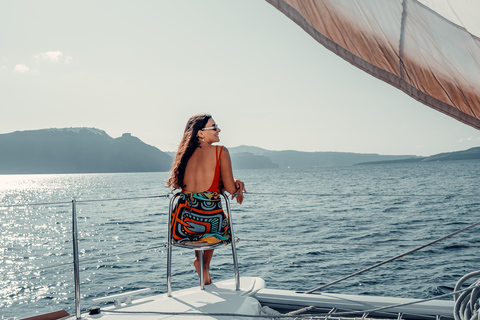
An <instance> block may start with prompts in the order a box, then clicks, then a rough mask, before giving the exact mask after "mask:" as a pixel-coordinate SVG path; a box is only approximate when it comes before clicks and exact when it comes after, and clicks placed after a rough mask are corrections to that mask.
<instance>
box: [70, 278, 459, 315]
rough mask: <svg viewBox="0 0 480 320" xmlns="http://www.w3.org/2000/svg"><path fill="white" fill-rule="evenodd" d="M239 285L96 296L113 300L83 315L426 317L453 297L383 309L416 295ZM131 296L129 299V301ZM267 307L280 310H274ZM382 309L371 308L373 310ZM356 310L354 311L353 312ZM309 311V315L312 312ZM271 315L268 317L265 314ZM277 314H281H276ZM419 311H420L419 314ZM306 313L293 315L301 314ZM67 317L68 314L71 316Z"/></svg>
mask: <svg viewBox="0 0 480 320" xmlns="http://www.w3.org/2000/svg"><path fill="white" fill-rule="evenodd" d="M240 284H241V286H240V290H239V291H236V290H235V281H234V280H233V279H232V280H226V281H221V282H218V283H214V284H211V285H208V286H205V290H201V289H200V287H194V288H189V289H183V290H179V291H174V292H173V293H172V297H168V296H167V294H160V295H154V296H151V297H147V298H140V299H135V297H132V295H131V294H129V293H125V294H121V295H114V296H110V297H105V298H100V299H99V300H97V302H99V305H100V304H101V303H100V302H102V301H111V302H113V301H114V300H117V301H116V303H115V305H109V306H106V307H101V308H99V309H98V310H96V311H99V313H98V314H85V315H82V319H102V320H110V319H115V320H132V319H135V320H143V319H146V320H148V319H181V320H187V319H199V317H201V319H248V318H251V319H253V318H257V319H258V318H260V319H261V318H262V317H265V318H275V317H280V318H282V317H285V313H287V312H291V311H292V310H298V309H302V308H305V307H310V308H309V309H310V310H309V311H308V312H307V313H309V314H310V317H314V316H315V315H316V316H322V315H323V317H325V315H326V314H328V313H329V312H330V314H329V318H331V319H335V318H339V317H342V318H343V319H345V318H359V319H360V318H367V317H368V318H373V317H380V318H384V319H385V318H389V319H392V318H393V319H400V318H404V319H408V318H410V319H428V318H437V319H438V318H439V317H441V318H442V319H451V318H453V308H454V303H453V302H452V301H441V300H431V301H427V302H422V303H418V304H417V303H416V304H412V305H403V306H398V307H392V308H386V307H389V306H392V305H397V304H407V303H413V302H418V300H415V299H402V298H388V297H375V296H357V295H343V294H331V293H322V294H304V293H297V292H293V291H287V290H277V289H267V288H266V286H265V281H264V280H263V279H261V278H257V277H242V278H241V281H240ZM130 299H131V301H129V300H130ZM268 307H271V308H274V309H276V310H280V311H282V313H283V315H280V313H277V314H276V315H275V314H274V313H273V312H275V311H273V310H271V309H269V308H268ZM381 308H386V309H384V310H379V311H376V312H372V310H375V309H377V310H378V309H381ZM353 310H355V311H359V312H357V313H353V312H352V311H353ZM312 313H313V314H312ZM269 314H270V316H269ZM279 315H280V316H279ZM420 315H422V316H420ZM305 316H306V314H303V315H297V317H298V318H304V317H305ZM74 318H75V317H73V316H72V317H68V318H67V319H74Z"/></svg>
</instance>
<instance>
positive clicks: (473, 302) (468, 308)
mask: <svg viewBox="0 0 480 320" xmlns="http://www.w3.org/2000/svg"><path fill="white" fill-rule="evenodd" d="M477 276H480V270H479V271H475V272H471V273H469V274H466V275H464V276H463V277H462V278H460V280H458V282H457V284H456V285H455V289H454V291H455V292H456V291H457V290H458V288H460V287H462V286H463V284H464V283H465V281H467V280H468V279H470V278H473V277H477ZM479 298H480V279H479V280H477V281H475V282H474V283H473V284H471V285H470V286H469V287H468V288H467V289H465V290H464V292H463V293H462V294H460V295H459V294H458V293H455V295H454V301H455V308H454V311H453V316H454V318H455V320H477V319H478V320H480V312H479V308H480V301H479Z"/></svg>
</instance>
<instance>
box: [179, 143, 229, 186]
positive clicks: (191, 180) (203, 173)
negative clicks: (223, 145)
mask: <svg viewBox="0 0 480 320" xmlns="http://www.w3.org/2000/svg"><path fill="white" fill-rule="evenodd" d="M219 149H220V148H219ZM216 163H217V153H216V147H215V146H212V145H204V146H202V147H201V148H197V149H195V151H194V152H193V154H192V156H191V157H190V159H189V160H188V163H187V167H186V168H185V176H184V177H183V182H184V184H185V191H189V192H204V191H206V190H208V189H209V188H210V186H211V185H212V182H213V180H214V178H215V169H216Z"/></svg>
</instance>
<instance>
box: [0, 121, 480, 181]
mask: <svg viewBox="0 0 480 320" xmlns="http://www.w3.org/2000/svg"><path fill="white" fill-rule="evenodd" d="M228 150H229V152H230V155H231V158H232V164H233V169H273V168H280V169H285V168H312V167H331V166H350V165H362V164H363V165H364V164H391V163H412V162H421V161H448V160H463V159H480V147H477V148H471V149H468V150H463V151H457V152H447V153H440V154H437V155H432V156H429V157H418V156H412V155H400V156H399V155H393V156H392V155H380V154H376V153H353V152H322V151H317V152H306V151H296V150H281V151H273V150H267V149H263V148H260V147H255V146H245V145H242V146H238V147H230V148H228ZM174 157H175V152H163V151H161V150H159V149H158V148H156V147H154V146H151V145H148V144H146V143H144V142H143V141H141V140H140V139H139V138H137V137H135V136H132V135H131V134H130V133H124V134H123V135H122V136H121V137H118V138H112V137H111V136H109V135H108V134H107V133H106V132H105V131H103V130H100V129H97V128H90V127H70V128H50V129H39V130H28V131H15V132H12V133H6V134H0V174H41V173H52V174H55V173H113V172H160V171H169V170H170V169H171V165H172V162H173V158H174Z"/></svg>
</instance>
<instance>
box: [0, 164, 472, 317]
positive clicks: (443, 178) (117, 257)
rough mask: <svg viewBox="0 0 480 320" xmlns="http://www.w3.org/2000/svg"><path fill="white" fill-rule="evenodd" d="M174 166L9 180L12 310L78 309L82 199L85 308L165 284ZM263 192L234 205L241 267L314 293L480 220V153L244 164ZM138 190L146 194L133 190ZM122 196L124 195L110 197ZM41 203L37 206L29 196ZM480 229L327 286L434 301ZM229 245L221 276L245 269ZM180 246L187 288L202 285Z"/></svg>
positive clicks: (0, 286) (6, 264)
mask: <svg viewBox="0 0 480 320" xmlns="http://www.w3.org/2000/svg"><path fill="white" fill-rule="evenodd" d="M167 175H168V173H127V174H81V175H14V176H9V175H4V176H0V201H1V205H2V207H0V223H1V226H2V228H1V230H0V277H1V278H0V319H20V318H24V317H28V316H32V315H35V314H37V313H46V312H52V311H55V310H58V309H65V310H67V311H68V312H69V313H71V314H72V313H74V286H73V284H74V281H73V266H72V260H73V259H72V241H71V238H72V231H71V229H72V222H71V216H72V203H71V200H72V198H75V199H76V200H77V216H78V236H79V250H80V267H81V274H80V277H81V296H82V301H81V306H82V309H83V310H88V309H90V308H91V307H93V306H95V305H96V304H95V303H93V302H92V298H95V297H101V296H104V295H106V294H114V293H119V292H122V291H124V290H134V289H141V288H145V287H149V288H152V289H153V291H154V293H163V292H166V252H165V248H164V247H163V245H164V244H165V243H166V232H167V228H166V223H167V211H168V199H167V198H165V197H155V196H164V195H166V194H167V193H168V190H167V189H165V188H164V187H163V186H164V185H165V182H166V178H167ZM235 175H236V176H237V177H239V178H241V179H242V180H244V181H245V183H246V186H247V190H248V191H250V194H248V195H247V196H246V200H245V202H244V204H242V205H238V204H236V203H232V209H233V219H234V220H233V221H234V225H235V237H237V238H239V239H240V241H239V242H238V243H237V248H238V255H239V265H240V275H242V276H260V277H262V278H264V279H265V281H266V283H267V286H268V287H270V288H279V289H289V290H298V291H302V290H309V289H313V288H315V287H317V286H320V285H323V284H326V283H329V282H331V281H334V280H337V279H339V278H342V277H344V276H346V275H348V274H350V273H353V272H356V271H358V270H361V269H363V268H366V267H369V266H371V265H373V264H375V263H378V262H381V261H383V260H386V259H389V258H391V257H394V256H396V255H399V254H401V253H403V252H407V251H409V250H412V249H413V248H415V246H420V245H423V244H425V243H428V242H431V241H433V240H436V239H438V238H441V237H444V236H446V235H448V234H451V233H453V232H455V231H457V230H461V229H463V228H465V227H467V226H469V225H472V224H474V223H477V222H479V221H480V214H479V213H480V179H479V178H478V177H479V176H480V161H458V162H437V163H414V164H396V165H371V166H352V167H335V168H315V169H302V170H300V169H296V170H281V169H272V170H237V171H236V172H235ZM132 198H133V199H132ZM110 199H114V200H110ZM26 203H29V204H31V203H35V204H37V205H25V204H26ZM478 234H479V229H478V228H473V229H471V230H468V231H466V232H463V233H461V234H459V235H457V236H454V237H452V238H449V239H447V240H445V241H442V242H441V243H439V244H437V245H435V246H431V247H428V248H426V249H423V250H421V251H417V252H415V253H414V254H411V255H408V256H406V257H403V258H401V259H399V260H396V261H394V262H392V263H389V264H387V265H384V266H382V267H379V268H377V269H375V270H372V271H369V272H367V273H364V274H362V275H360V276H358V277H355V278H352V279H349V280H346V281H343V282H341V283H338V284H336V285H334V286H331V287H329V288H327V289H325V291H328V292H343V293H345V292H348V293H351V294H368V295H386V296H395V297H413V298H425V297H434V296H437V295H440V294H443V293H447V292H451V291H452V289H453V287H454V285H455V282H456V281H457V280H458V279H459V278H460V277H461V276H462V275H464V274H466V273H468V272H471V271H475V270H477V269H478V265H479V263H480V257H479V255H478V252H479V248H480V238H479V236H478ZM230 252H231V251H230V247H226V248H221V249H218V250H216V251H215V255H214V260H213V261H212V270H211V271H212V277H213V279H214V281H215V280H223V279H227V278H232V277H233V274H234V273H233V266H232V259H231V255H230ZM192 259H193V253H192V252H190V251H188V250H182V249H177V248H174V254H173V261H174V266H173V283H172V286H173V288H174V290H176V289H181V288H185V287H190V286H193V285H195V284H197V283H198V280H197V276H196V274H195V269H194V268H193V265H192Z"/></svg>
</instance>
